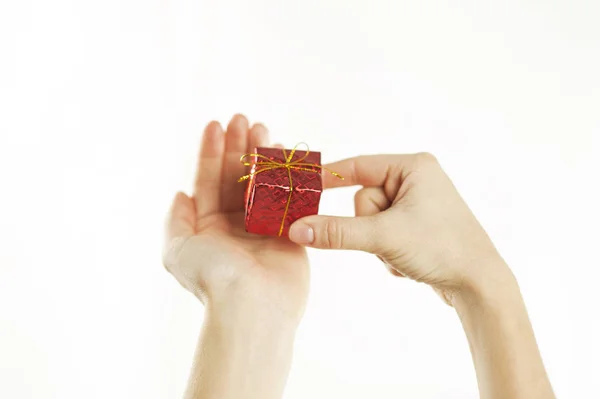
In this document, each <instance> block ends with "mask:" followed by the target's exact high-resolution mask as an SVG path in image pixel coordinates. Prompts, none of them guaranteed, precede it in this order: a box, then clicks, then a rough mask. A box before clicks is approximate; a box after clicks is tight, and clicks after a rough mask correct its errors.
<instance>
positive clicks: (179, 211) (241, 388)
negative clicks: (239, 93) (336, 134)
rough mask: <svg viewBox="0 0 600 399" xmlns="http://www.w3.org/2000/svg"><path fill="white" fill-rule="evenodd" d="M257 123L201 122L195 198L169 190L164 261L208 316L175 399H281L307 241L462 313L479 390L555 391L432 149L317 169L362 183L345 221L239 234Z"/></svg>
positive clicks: (495, 263) (546, 398)
mask: <svg viewBox="0 0 600 399" xmlns="http://www.w3.org/2000/svg"><path fill="white" fill-rule="evenodd" d="M268 145H269V140H268V133H267V129H266V128H265V127H264V126H263V125H260V124H256V125H253V126H250V125H249V123H248V120H247V119H246V118H245V117H244V116H241V115H236V116H234V117H233V119H232V120H231V121H230V123H229V125H228V126H227V128H226V129H223V128H222V127H221V126H220V125H219V124H218V123H217V122H211V123H210V124H209V125H208V126H207V127H206V129H205V131H204V135H203V138H202V146H201V150H200V156H199V162H198V171H197V178H196V182H195V186H194V193H193V195H192V197H188V196H187V195H185V194H183V193H178V194H177V195H176V196H175V199H174V201H173V205H172V207H171V211H170V213H169V217H168V219H167V227H166V246H165V252H164V264H165V267H166V268H167V270H169V271H170V272H171V273H172V274H173V275H174V276H175V278H176V279H177V280H178V281H179V283H180V284H181V285H182V286H183V287H185V288H186V289H187V290H189V291H190V292H192V293H193V294H194V295H195V296H196V297H197V298H198V299H200V300H201V301H202V302H203V303H204V305H205V307H206V313H205V319H204V325H203V328H202V332H201V334H200V340H199V343H198V348H197V351H196V356H195V360H194V363H193V366H192V371H191V374H190V378H189V383H188V386H187V390H186V393H185V398H188V399H192V398H201V399H213V398H215V399H216V398H219V399H229V398H236V399H237V398H248V399H259V398H260V399H275V398H281V397H282V395H283V390H284V387H285V382H286V380H287V376H288V372H289V367H290V364H291V360H292V350H293V343H294V335H295V331H296V328H297V326H298V324H299V322H300V320H301V318H302V314H303V312H304V306H305V303H306V298H307V295H308V288H309V267H308V259H307V257H306V252H305V250H304V247H307V246H309V247H314V248H322V249H348V250H361V251H366V252H369V253H372V254H374V255H376V256H377V257H378V258H379V259H381V260H382V261H383V263H384V264H385V265H386V267H387V268H388V269H389V270H390V271H391V273H392V274H393V275H395V276H402V277H406V278H410V279H413V280H416V281H419V282H423V283H426V284H429V285H430V286H431V287H432V288H433V289H434V290H435V291H436V292H437V293H438V294H439V295H440V297H441V298H442V299H443V300H444V302H446V303H447V304H449V305H450V306H452V307H453V308H454V309H455V311H456V313H457V314H458V316H459V319H460V321H461V323H462V326H463V328H464V330H465V334H466V336H467V338H468V341H469V345H470V348H471V354H472V357H473V362H474V366H475V370H476V373H477V380H478V386H479V392H480V396H481V398H484V399H501V398H502V399H504V398H515V399H520V398H527V399H550V398H554V394H553V392H552V388H551V385H550V382H549V380H548V377H547V375H546V372H545V369H544V366H543V363H542V360H541V357H540V354H539V351H538V348H537V344H536V341H535V337H534V334H533V329H532V327H531V323H530V321H529V318H528V316H527V311H526V309H525V305H524V303H523V299H522V297H521V294H520V291H519V287H518V284H517V282H516V279H515V278H514V276H513V274H512V273H511V271H510V269H509V267H508V266H507V265H506V263H505V262H504V260H503V259H502V257H501V256H500V255H499V254H498V252H497V250H496V248H495V247H494V245H493V244H492V242H491V240H490V239H489V237H488V236H487V234H486V233H485V231H484V230H483V228H482V227H481V226H480V224H479V223H478V222H477V220H476V218H475V217H474V216H473V214H472V213H471V211H470V210H469V208H468V206H467V205H466V204H465V202H464V201H463V200H462V198H461V197H460V195H459V194H458V192H457V190H456V189H455V187H454V186H453V184H452V182H451V181H450V179H449V178H448V177H447V176H446V174H445V173H444V171H443V170H442V168H441V166H440V165H439V163H438V162H437V161H436V159H435V158H434V157H433V156H431V155H429V154H411V155H375V156H364V157H357V158H350V159H346V160H343V161H339V162H335V163H333V164H330V165H326V167H327V168H329V169H331V170H334V171H336V172H338V173H340V174H341V175H342V176H344V178H345V179H344V180H340V179H337V178H335V177H333V176H328V175H327V174H323V177H324V185H325V187H326V188H328V189H329V188H334V187H340V186H353V185H360V186H363V188H362V189H360V190H359V191H358V192H357V194H356V196H355V211H356V212H355V213H356V216H355V217H348V218H340V217H329V216H309V217H306V218H303V219H301V220H299V221H297V222H295V223H294V224H293V225H292V227H291V229H290V232H289V235H290V237H289V239H286V238H277V237H264V236H257V235H251V234H248V233H246V232H245V231H244V223H243V214H244V205H243V190H244V184H240V183H237V178H238V177H240V176H242V175H244V174H246V173H247V170H246V168H245V167H244V166H243V165H241V164H240V162H239V158H240V155H241V154H243V153H250V152H253V150H254V147H257V146H268Z"/></svg>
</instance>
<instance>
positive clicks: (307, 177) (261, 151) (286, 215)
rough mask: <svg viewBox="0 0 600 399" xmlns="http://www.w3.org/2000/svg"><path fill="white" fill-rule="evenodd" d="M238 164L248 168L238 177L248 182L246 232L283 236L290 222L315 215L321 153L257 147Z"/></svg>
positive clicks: (318, 198)
mask: <svg viewBox="0 0 600 399" xmlns="http://www.w3.org/2000/svg"><path fill="white" fill-rule="evenodd" d="M250 157H251V158H252V159H251V161H246V160H247V159H248V158H250ZM242 163H243V164H244V165H246V166H251V167H252V169H251V171H250V174H248V175H246V176H243V177H241V178H240V181H244V180H248V187H247V189H246V218H245V225H246V231H248V232H249V233H255V234H262V235H274V236H287V233H288V230H289V228H290V225H291V224H292V223H293V222H294V221H296V220H297V219H300V218H301V217H304V216H308V215H315V214H317V213H318V212H319V200H320V199H321V192H322V191H323V183H322V180H321V170H322V169H323V167H322V166H321V153H319V152H314V151H309V150H308V149H307V150H306V151H301V150H296V148H294V149H292V150H284V149H280V148H264V147H259V148H257V149H256V151H255V153H253V154H246V155H244V156H242ZM331 173H333V172H331ZM333 174H334V175H336V176H338V175H337V174H335V173H333ZM338 177H339V176H338Z"/></svg>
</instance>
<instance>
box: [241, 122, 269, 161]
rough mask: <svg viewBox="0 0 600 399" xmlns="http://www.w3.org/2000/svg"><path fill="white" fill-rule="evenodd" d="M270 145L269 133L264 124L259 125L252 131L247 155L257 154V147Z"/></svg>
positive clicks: (253, 127)
mask: <svg viewBox="0 0 600 399" xmlns="http://www.w3.org/2000/svg"><path fill="white" fill-rule="evenodd" d="M268 145H269V131H268V130H267V128H266V127H265V125H263V124H262V123H257V124H255V125H254V126H252V129H250V138H249V139H248V149H247V150H246V153H248V154H250V153H253V152H256V148H257V147H266V146H268Z"/></svg>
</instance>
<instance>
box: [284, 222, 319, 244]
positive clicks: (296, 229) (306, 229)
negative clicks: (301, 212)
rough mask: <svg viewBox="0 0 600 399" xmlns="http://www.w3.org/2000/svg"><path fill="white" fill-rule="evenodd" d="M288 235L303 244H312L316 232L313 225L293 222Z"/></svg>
mask: <svg viewBox="0 0 600 399" xmlns="http://www.w3.org/2000/svg"><path fill="white" fill-rule="evenodd" d="M288 236H289V237H290V240H292V241H294V242H296V243H298V244H302V245H308V244H312V242H313V241H314V240H315V232H314V231H313V229H312V227H310V226H309V225H307V224H304V223H294V224H292V226H291V227H290V232H289V233H288Z"/></svg>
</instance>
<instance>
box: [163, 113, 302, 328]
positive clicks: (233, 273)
mask: <svg viewBox="0 0 600 399" xmlns="http://www.w3.org/2000/svg"><path fill="white" fill-rule="evenodd" d="M268 145H269V139H268V132H267V129H266V128H265V127H264V126H263V125H261V124H256V125H254V126H252V128H250V127H249V124H248V120H247V119H246V118H245V117H244V116H242V115H235V116H234V117H233V118H232V119H231V121H230V122H229V125H228V127H227V131H226V132H224V131H223V129H222V127H221V125H220V124H219V123H218V122H211V123H209V124H208V126H207V127H206V129H205V131H204V135H203V138H202V146H201V150H200V156H199V161H198V170H197V175H196V182H195V185H194V195H193V196H192V197H188V196H187V195H185V194H183V193H178V194H177V195H176V196H175V199H174V201H173V205H172V207H171V211H170V213H169V217H168V219H167V227H166V247H165V252H164V265H165V267H166V268H167V270H169V272H171V273H172V274H173V275H174V276H175V278H176V279H177V280H178V281H179V282H180V283H181V284H182V285H183V286H184V287H185V288H186V289H188V290H189V291H191V292H192V293H194V294H195V295H196V296H197V297H198V298H200V299H201V300H202V301H203V302H204V303H205V304H206V305H208V306H210V304H211V303H213V302H214V303H228V302H232V301H235V302H242V303H244V304H246V305H248V306H252V307H260V308H261V309H263V310H264V309H266V310H268V311H277V312H283V313H284V314H285V315H286V316H290V317H293V318H298V319H299V317H300V316H301V315H302V312H303V309H304V304H305V301H306V296H307V293H308V285H309V268H308V259H307V257H306V251H305V250H304V248H303V247H301V246H298V245H297V244H294V243H292V242H291V241H289V240H288V239H287V238H285V237H267V236H258V235H253V234H249V233H247V232H246V231H245V229H244V190H245V184H243V183H238V182H237V179H238V178H239V177H240V176H242V175H244V174H246V173H248V170H247V167H245V166H243V165H242V164H241V163H240V156H241V155H242V154H244V153H251V152H254V148H255V147H260V146H263V147H264V146H268Z"/></svg>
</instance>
